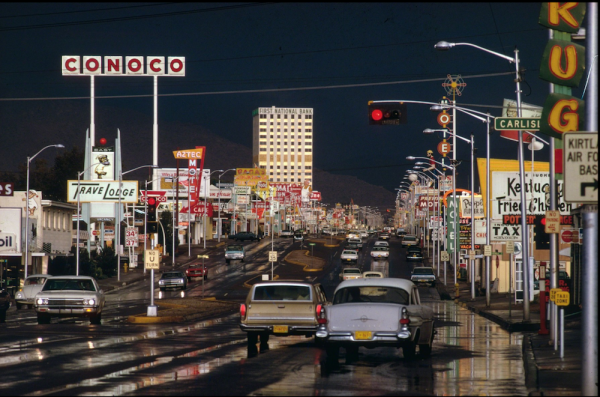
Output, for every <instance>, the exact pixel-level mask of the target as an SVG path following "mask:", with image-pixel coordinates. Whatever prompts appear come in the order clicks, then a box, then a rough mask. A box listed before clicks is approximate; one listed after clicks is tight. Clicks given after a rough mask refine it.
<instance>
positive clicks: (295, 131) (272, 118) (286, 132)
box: [252, 106, 314, 184]
mask: <svg viewBox="0 0 600 397" xmlns="http://www.w3.org/2000/svg"><path fill="white" fill-rule="evenodd" d="M252 113H253V114H252V116H253V121H252V129H253V132H252V160H253V163H254V164H255V165H257V166H258V167H259V168H263V169H265V170H266V172H267V175H268V177H269V181H271V182H292V183H304V182H305V181H306V180H308V181H309V182H310V183H311V184H312V181H313V150H314V148H313V109H312V108H278V107H275V106H272V107H270V108H258V109H256V110H254V111H253V112H252Z"/></svg>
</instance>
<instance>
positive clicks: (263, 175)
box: [233, 168, 269, 187]
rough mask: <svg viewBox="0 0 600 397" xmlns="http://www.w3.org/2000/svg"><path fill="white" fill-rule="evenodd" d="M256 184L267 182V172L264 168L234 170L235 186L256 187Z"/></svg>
mask: <svg viewBox="0 0 600 397" xmlns="http://www.w3.org/2000/svg"><path fill="white" fill-rule="evenodd" d="M258 182H264V183H268V182H269V177H268V176H267V170H266V169H264V168H238V169H236V170H235V177H234V178H233V183H234V185H235V186H251V187H256V184H257V183H258Z"/></svg>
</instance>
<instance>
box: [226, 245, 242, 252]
mask: <svg viewBox="0 0 600 397" xmlns="http://www.w3.org/2000/svg"><path fill="white" fill-rule="evenodd" d="M243 249H244V246H243V245H230V246H229V247H227V251H242V250H243Z"/></svg>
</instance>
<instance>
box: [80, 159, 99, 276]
mask: <svg viewBox="0 0 600 397" xmlns="http://www.w3.org/2000/svg"><path fill="white" fill-rule="evenodd" d="M98 164H102V163H94V164H92V165H90V166H89V167H87V168H86V169H85V170H83V171H81V172H77V249H76V257H75V275H76V276H79V220H80V219H81V214H80V209H79V207H81V197H80V196H81V195H80V193H81V192H80V190H81V175H83V174H84V173H85V172H86V171H87V170H89V169H90V168H92V167H93V166H95V165H98ZM87 227H88V231H89V225H87ZM89 238H90V237H89V236H88V240H89ZM88 254H89V252H88Z"/></svg>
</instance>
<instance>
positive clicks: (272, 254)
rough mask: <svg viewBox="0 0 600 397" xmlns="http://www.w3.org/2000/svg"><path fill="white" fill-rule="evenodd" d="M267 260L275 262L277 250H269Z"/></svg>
mask: <svg viewBox="0 0 600 397" xmlns="http://www.w3.org/2000/svg"><path fill="white" fill-rule="evenodd" d="M269 262H277V251H269Z"/></svg>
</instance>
